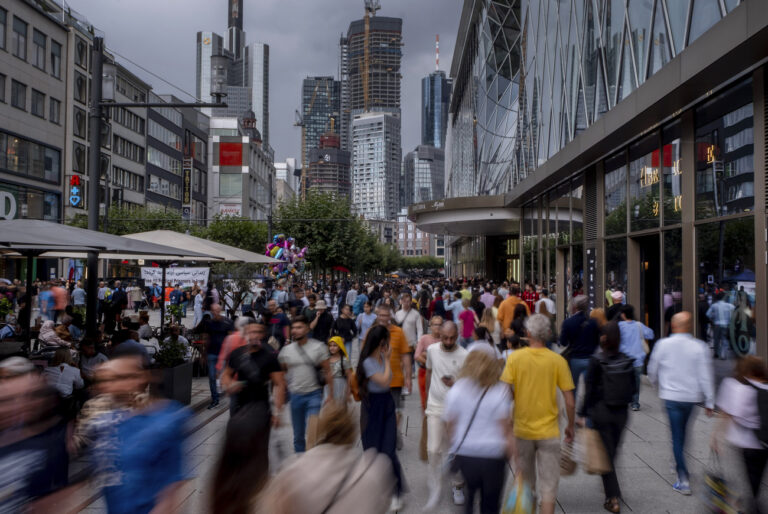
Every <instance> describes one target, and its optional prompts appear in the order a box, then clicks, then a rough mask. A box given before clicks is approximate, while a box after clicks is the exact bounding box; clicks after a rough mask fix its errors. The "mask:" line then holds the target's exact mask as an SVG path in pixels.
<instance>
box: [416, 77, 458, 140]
mask: <svg viewBox="0 0 768 514" xmlns="http://www.w3.org/2000/svg"><path fill="white" fill-rule="evenodd" d="M450 99H451V79H449V78H446V76H445V73H444V72H442V71H439V70H435V71H433V72H432V73H430V74H429V75H427V76H426V77H424V78H423V79H421V144H422V145H429V146H434V147H435V148H445V131H446V128H447V127H448V104H449V103H450Z"/></svg>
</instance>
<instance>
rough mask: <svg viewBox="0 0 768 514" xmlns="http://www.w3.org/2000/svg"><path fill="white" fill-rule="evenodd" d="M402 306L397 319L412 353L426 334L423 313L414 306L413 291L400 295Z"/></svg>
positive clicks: (408, 392)
mask: <svg viewBox="0 0 768 514" xmlns="http://www.w3.org/2000/svg"><path fill="white" fill-rule="evenodd" d="M400 306H401V307H402V308H401V309H400V310H399V311H397V312H396V313H395V321H397V324H398V325H400V328H401V329H403V333H404V334H405V339H406V340H407V341H408V348H410V349H411V354H413V352H414V351H416V344H417V343H418V342H419V338H420V337H421V336H423V335H424V323H423V322H422V320H421V314H419V312H418V311H417V310H416V309H414V308H413V297H412V296H411V293H409V292H407V291H406V292H405V293H403V294H402V295H401V296H400ZM403 393H404V394H406V395H408V394H410V391H404V392H403Z"/></svg>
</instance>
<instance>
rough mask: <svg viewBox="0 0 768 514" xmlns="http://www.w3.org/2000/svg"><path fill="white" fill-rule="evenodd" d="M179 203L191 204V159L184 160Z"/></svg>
mask: <svg viewBox="0 0 768 514" xmlns="http://www.w3.org/2000/svg"><path fill="white" fill-rule="evenodd" d="M181 203H183V204H184V205H189V204H191V203H192V159H184V166H183V168H182V193H181Z"/></svg>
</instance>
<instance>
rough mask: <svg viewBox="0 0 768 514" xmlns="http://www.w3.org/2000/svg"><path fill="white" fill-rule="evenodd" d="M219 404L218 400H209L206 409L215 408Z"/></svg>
mask: <svg viewBox="0 0 768 514" xmlns="http://www.w3.org/2000/svg"><path fill="white" fill-rule="evenodd" d="M218 406H219V401H218V400H216V401H215V402H211V404H210V405H209V406H208V410H211V409H215V408H216V407H218Z"/></svg>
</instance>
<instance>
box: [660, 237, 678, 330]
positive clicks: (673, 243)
mask: <svg viewBox="0 0 768 514" xmlns="http://www.w3.org/2000/svg"><path fill="white" fill-rule="evenodd" d="M663 280H664V285H663V287H664V327H663V330H664V334H662V335H664V336H666V335H668V334H669V322H670V320H671V318H672V315H673V314H675V313H677V312H680V311H681V310H682V301H683V232H682V230H681V229H679V228H678V229H672V230H667V231H665V232H664V272H663Z"/></svg>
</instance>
